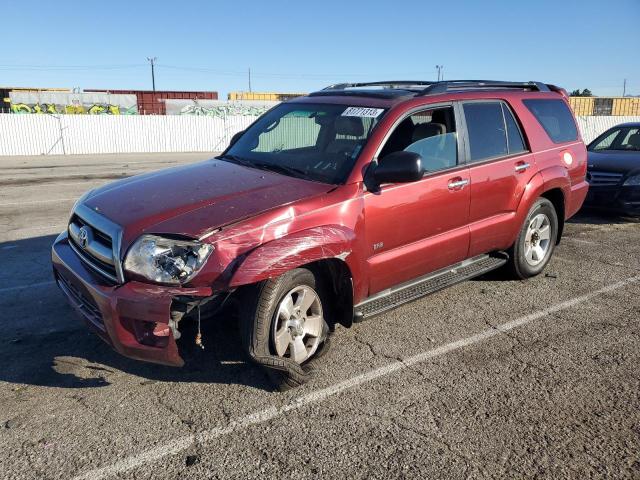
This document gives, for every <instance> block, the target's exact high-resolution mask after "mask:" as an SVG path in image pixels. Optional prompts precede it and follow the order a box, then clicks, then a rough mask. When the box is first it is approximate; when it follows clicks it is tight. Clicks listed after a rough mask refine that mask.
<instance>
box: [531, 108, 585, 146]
mask: <svg viewBox="0 0 640 480" xmlns="http://www.w3.org/2000/svg"><path fill="white" fill-rule="evenodd" d="M523 103H524V104H525V106H526V107H527V108H528V109H529V111H530V112H531V113H532V114H533V116H534V117H536V119H537V120H538V122H540V125H542V128H544V131H545V132H547V135H549V138H550V139H551V141H552V142H553V143H564V142H571V141H574V140H577V139H578V130H577V128H576V123H575V121H574V120H573V115H572V114H571V112H570V111H569V107H567V104H566V103H565V102H564V101H562V100H553V99H527V100H523Z"/></svg>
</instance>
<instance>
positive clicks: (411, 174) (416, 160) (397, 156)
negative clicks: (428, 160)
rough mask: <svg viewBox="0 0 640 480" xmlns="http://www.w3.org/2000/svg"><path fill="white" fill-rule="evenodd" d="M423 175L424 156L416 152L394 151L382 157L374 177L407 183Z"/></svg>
mask: <svg viewBox="0 0 640 480" xmlns="http://www.w3.org/2000/svg"><path fill="white" fill-rule="evenodd" d="M422 175H423V169H422V157H421V156H420V154H418V153H415V152H405V151H400V152H393V153H390V154H389V155H387V156H386V157H384V158H382V159H380V163H378V165H377V166H376V168H375V170H374V171H373V178H374V179H375V180H376V182H378V184H379V185H380V184H382V183H406V182H415V181H417V180H420V179H421V178H422Z"/></svg>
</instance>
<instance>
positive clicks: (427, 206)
mask: <svg viewBox="0 0 640 480" xmlns="http://www.w3.org/2000/svg"><path fill="white" fill-rule="evenodd" d="M458 130H459V129H458V127H457V121H456V116H455V114H454V108H453V106H451V105H447V106H442V107H438V108H434V107H431V108H429V109H424V110H419V111H416V112H414V113H412V114H411V115H408V116H407V117H406V118H404V119H403V120H401V121H400V122H399V123H398V124H397V125H396V126H395V129H394V130H393V132H392V133H391V135H390V136H389V137H388V138H387V140H386V142H385V145H384V146H383V148H382V150H381V151H380V154H379V155H378V161H379V162H380V163H382V162H384V161H385V156H386V155H388V154H389V153H392V152H393V151H398V150H407V151H413V152H416V153H420V155H421V156H422V159H423V167H424V169H425V173H424V176H423V178H422V179H421V180H419V181H416V182H411V183H398V184H386V185H382V186H381V187H380V189H379V191H376V192H366V193H365V197H364V202H365V206H364V208H365V229H366V238H367V247H368V248H369V249H370V250H369V256H368V260H367V263H368V268H369V295H372V294H375V293H378V292H380V291H382V290H384V289H386V288H388V287H391V286H393V285H396V284H399V283H403V282H406V281H408V280H411V279H413V278H416V277H419V276H422V275H425V274H427V273H430V272H432V271H434V270H438V269H440V268H443V267H446V266H448V265H451V264H453V263H456V262H459V261H462V260H464V259H465V258H466V256H467V251H468V248H469V230H468V226H467V221H468V215H469V201H470V194H469V172H468V168H467V167H466V165H464V164H463V163H462V162H461V161H460V158H461V157H462V150H461V148H460V146H459V142H458Z"/></svg>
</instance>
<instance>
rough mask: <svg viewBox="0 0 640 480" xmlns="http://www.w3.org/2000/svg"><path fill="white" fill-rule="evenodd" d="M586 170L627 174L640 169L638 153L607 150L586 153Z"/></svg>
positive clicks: (639, 154) (639, 153) (639, 155)
mask: <svg viewBox="0 0 640 480" xmlns="http://www.w3.org/2000/svg"><path fill="white" fill-rule="evenodd" d="M588 155H589V157H588V158H589V161H588V162H587V169H588V170H596V171H605V172H612V173H623V174H625V173H629V172H631V171H633V170H636V169H640V152H638V151H633V150H631V151H617V150H608V151H603V152H588Z"/></svg>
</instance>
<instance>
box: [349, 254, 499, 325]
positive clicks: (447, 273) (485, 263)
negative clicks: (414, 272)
mask: <svg viewBox="0 0 640 480" xmlns="http://www.w3.org/2000/svg"><path fill="white" fill-rule="evenodd" d="M508 259H509V256H508V255H507V254H506V253H502V252H499V253H494V254H491V255H479V256H477V257H473V258H470V259H468V260H465V261H463V262H460V263H457V264H455V265H451V266H450V267H446V268H443V269H442V270H438V271H436V272H433V273H430V274H428V275H425V276H424V277H419V278H416V279H415V280H411V281H409V282H406V283H402V284H400V285H398V286H396V287H392V288H388V289H387V290H384V291H382V292H380V293H377V294H375V295H373V296H371V297H369V298H367V299H366V300H365V301H364V302H362V303H359V304H358V305H356V306H355V307H354V317H353V321H354V322H361V321H362V320H364V319H366V318H369V317H372V316H374V315H378V314H379V313H382V312H386V311H387V310H391V309H392V308H395V307H397V306H399V305H402V304H403V303H407V302H411V301H413V300H416V299H418V298H420V297H424V296H425V295H429V294H430V293H434V292H437V291H438V290H442V289H443V288H446V287H450V286H451V285H455V284H456V283H460V282H464V281H465V280H469V279H471V278H474V277H477V276H479V275H482V274H484V273H487V272H490V271H491V270H495V269H496V268H499V267H501V266H502V265H504V264H505V263H507V260H508Z"/></svg>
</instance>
